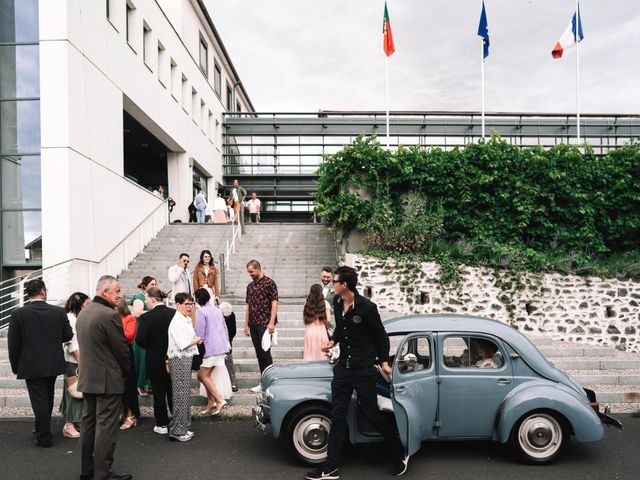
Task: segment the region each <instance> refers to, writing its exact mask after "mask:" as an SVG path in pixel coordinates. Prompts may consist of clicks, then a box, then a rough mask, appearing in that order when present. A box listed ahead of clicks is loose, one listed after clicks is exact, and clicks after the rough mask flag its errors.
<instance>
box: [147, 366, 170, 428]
mask: <svg viewBox="0 0 640 480" xmlns="http://www.w3.org/2000/svg"><path fill="white" fill-rule="evenodd" d="M149 380H151V389H152V390H153V416H154V417H155V419H156V426H157V427H167V426H168V425H169V415H167V405H168V406H169V411H170V412H171V413H173V396H172V393H171V377H170V376H169V375H168V374H167V376H166V377H162V378H150V379H149Z"/></svg>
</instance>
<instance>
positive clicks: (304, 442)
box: [293, 415, 331, 462]
mask: <svg viewBox="0 0 640 480" xmlns="http://www.w3.org/2000/svg"><path fill="white" fill-rule="evenodd" d="M330 430H331V420H329V419H328V418H327V417H325V416H322V415H313V416H311V415H310V416H307V417H304V418H302V419H300V421H299V422H298V424H297V425H296V427H295V430H294V432H293V443H294V446H295V448H296V450H297V451H298V452H299V453H300V455H302V456H303V457H304V458H306V459H307V460H309V461H312V462H314V461H315V462H317V461H320V460H323V459H324V458H325V457H326V453H327V443H328V441H329V431H330Z"/></svg>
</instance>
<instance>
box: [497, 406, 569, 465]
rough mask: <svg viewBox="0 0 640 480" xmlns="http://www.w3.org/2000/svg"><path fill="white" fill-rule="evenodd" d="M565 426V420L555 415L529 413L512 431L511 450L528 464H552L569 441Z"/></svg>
mask: <svg viewBox="0 0 640 480" xmlns="http://www.w3.org/2000/svg"><path fill="white" fill-rule="evenodd" d="M565 425H566V423H565V421H564V419H561V418H560V417H559V416H556V415H554V414H553V413H548V412H532V413H528V414H527V415H525V416H524V417H522V418H521V419H520V420H519V421H518V422H517V423H516V424H515V425H514V427H513V430H512V431H511V437H510V438H509V442H510V444H511V448H512V450H513V451H514V452H515V453H516V455H517V456H519V457H520V459H522V460H524V461H525V462H527V463H534V464H538V465H542V464H546V463H551V462H553V461H554V460H555V459H556V458H558V455H560V452H561V451H562V449H563V447H564V445H565V444H566V442H567V441H568V440H569V432H568V429H567V428H566V426H565Z"/></svg>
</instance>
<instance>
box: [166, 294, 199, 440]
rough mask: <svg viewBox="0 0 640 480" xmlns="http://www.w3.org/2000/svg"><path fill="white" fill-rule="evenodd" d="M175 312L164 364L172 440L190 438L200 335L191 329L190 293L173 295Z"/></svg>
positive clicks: (191, 307)
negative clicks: (193, 369)
mask: <svg viewBox="0 0 640 480" xmlns="http://www.w3.org/2000/svg"><path fill="white" fill-rule="evenodd" d="M175 302H176V313H175V315H174V316H173V319H172V320H171V323H170V324H169V335H168V336H169V345H168V348H167V366H168V368H169V375H171V387H172V395H173V417H172V418H171V422H170V423H169V439H170V440H171V441H175V442H188V441H190V440H191V439H192V438H193V432H191V431H189V427H190V426H191V406H190V403H189V397H190V393H191V366H192V363H193V362H192V360H193V357H194V356H195V355H198V347H197V345H199V344H201V343H202V339H201V338H200V337H198V336H197V335H196V332H195V330H194V329H193V323H192V320H191V315H192V311H193V305H194V302H193V297H192V296H191V295H189V294H188V293H184V292H180V293H177V294H176V296H175Z"/></svg>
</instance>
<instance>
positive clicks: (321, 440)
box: [303, 423, 329, 449]
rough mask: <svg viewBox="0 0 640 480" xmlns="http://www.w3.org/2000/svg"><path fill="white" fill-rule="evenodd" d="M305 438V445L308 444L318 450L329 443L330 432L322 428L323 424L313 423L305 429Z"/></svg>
mask: <svg viewBox="0 0 640 480" xmlns="http://www.w3.org/2000/svg"><path fill="white" fill-rule="evenodd" d="M303 437H304V443H305V444H307V445H308V446H309V447H311V448H315V449H318V448H321V447H322V446H323V445H324V444H325V443H327V438H328V437H329V432H328V431H327V429H326V428H324V427H323V426H322V424H320V423H312V424H311V425H309V426H307V428H305V430H304V433H303Z"/></svg>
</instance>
